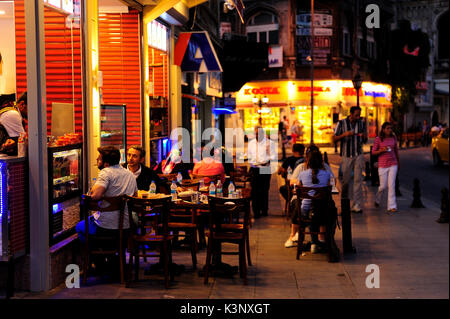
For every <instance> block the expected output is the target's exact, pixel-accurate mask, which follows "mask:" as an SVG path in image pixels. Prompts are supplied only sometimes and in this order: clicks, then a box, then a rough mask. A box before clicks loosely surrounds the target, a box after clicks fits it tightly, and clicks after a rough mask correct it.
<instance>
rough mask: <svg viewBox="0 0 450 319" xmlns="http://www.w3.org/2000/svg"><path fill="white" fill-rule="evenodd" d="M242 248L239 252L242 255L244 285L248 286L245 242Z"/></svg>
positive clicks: (241, 244)
mask: <svg viewBox="0 0 450 319" xmlns="http://www.w3.org/2000/svg"><path fill="white" fill-rule="evenodd" d="M239 246H240V248H239V250H240V251H241V253H240V255H242V257H241V258H242V277H243V278H244V285H246V286H247V284H248V280H247V263H246V262H245V242H244V241H242V242H241V243H240V244H239Z"/></svg>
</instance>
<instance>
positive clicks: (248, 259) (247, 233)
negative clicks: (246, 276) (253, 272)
mask: <svg viewBox="0 0 450 319" xmlns="http://www.w3.org/2000/svg"><path fill="white" fill-rule="evenodd" d="M245 245H246V249H245V250H246V251H247V262H248V265H249V266H251V265H252V259H251V258H250V235H249V232H248V229H247V230H245Z"/></svg>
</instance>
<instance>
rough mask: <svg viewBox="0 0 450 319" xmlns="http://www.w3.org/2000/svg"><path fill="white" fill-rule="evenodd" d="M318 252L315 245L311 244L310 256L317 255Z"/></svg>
mask: <svg viewBox="0 0 450 319" xmlns="http://www.w3.org/2000/svg"><path fill="white" fill-rule="evenodd" d="M318 252H319V248H318V247H317V244H311V254H317V253H318Z"/></svg>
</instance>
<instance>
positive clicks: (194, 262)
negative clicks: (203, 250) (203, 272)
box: [189, 228, 197, 269]
mask: <svg viewBox="0 0 450 319" xmlns="http://www.w3.org/2000/svg"><path fill="white" fill-rule="evenodd" d="M196 234H197V230H196V229H195V228H194V229H192V230H191V231H190V233H189V237H190V238H191V255H192V266H193V268H194V269H197V239H196V238H195V235H196Z"/></svg>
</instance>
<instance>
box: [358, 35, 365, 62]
mask: <svg viewBox="0 0 450 319" xmlns="http://www.w3.org/2000/svg"><path fill="white" fill-rule="evenodd" d="M366 42H367V41H366V40H364V39H363V38H362V37H359V36H358V56H359V57H360V58H367V44H366Z"/></svg>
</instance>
